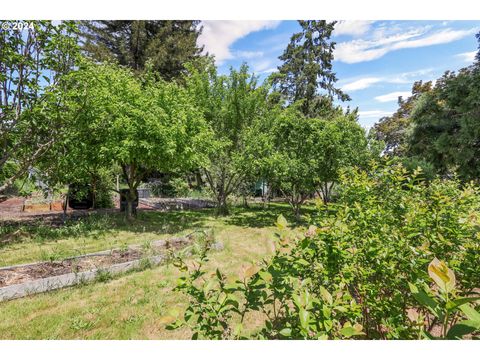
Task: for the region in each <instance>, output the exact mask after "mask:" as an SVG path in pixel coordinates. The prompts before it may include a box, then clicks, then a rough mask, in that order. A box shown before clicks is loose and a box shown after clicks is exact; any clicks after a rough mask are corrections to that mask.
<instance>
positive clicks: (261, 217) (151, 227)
mask: <svg viewBox="0 0 480 360" xmlns="http://www.w3.org/2000/svg"><path fill="white" fill-rule="evenodd" d="M312 211H313V210H312V209H311V208H310V209H307V211H306V212H307V213H312ZM279 214H283V215H285V216H286V217H287V218H290V219H291V220H293V219H292V218H291V211H290V209H289V208H288V207H287V206H285V205H281V204H275V205H271V206H270V207H269V208H268V209H263V208H262V207H261V206H259V205H256V206H253V207H252V208H250V209H247V210H246V209H241V208H235V209H234V210H233V212H232V215H230V216H228V217H224V218H217V217H215V216H214V212H213V211H212V210H201V211H177V212H172V213H160V212H144V213H142V214H140V215H139V218H138V219H137V220H135V221H134V222H132V223H125V222H124V221H123V220H122V219H121V218H120V217H114V219H113V220H114V222H115V226H113V227H112V228H110V229H109V230H108V231H106V232H105V233H104V234H100V235H99V234H98V233H96V232H97V231H98V229H96V230H92V231H93V234H91V233H89V232H88V231H85V233H84V234H82V236H81V237H79V238H75V237H74V236H68V237H66V238H55V239H54V240H53V239H51V240H48V239H46V240H45V242H43V243H42V245H41V246H43V247H48V246H50V247H52V248H53V247H57V248H58V247H59V246H61V247H62V249H63V251H64V252H65V253H68V252H75V251H77V249H78V247H79V246H80V245H83V244H87V245H86V246H85V247H83V248H82V249H84V250H86V249H89V250H88V252H90V251H97V250H104V249H105V248H110V247H111V246H113V245H115V244H122V243H141V242H142V241H147V240H154V239H158V238H160V236H163V237H169V236H177V235H179V234H184V233H186V232H189V231H193V230H198V229H213V233H214V236H215V240H216V241H220V242H222V243H223V244H224V249H223V250H222V251H218V252H212V253H211V255H210V258H211V261H210V262H209V264H208V267H209V268H210V269H211V270H212V271H213V270H214V269H215V268H217V267H218V268H220V269H221V270H222V271H223V272H224V273H225V274H226V275H227V276H228V277H230V278H231V279H234V278H238V277H239V276H240V275H241V273H242V268H243V267H245V266H248V265H249V264H251V263H253V262H258V261H260V260H261V259H262V258H264V257H266V256H268V255H269V254H271V253H272V252H273V251H274V238H275V237H274V232H275V227H274V222H275V219H276V218H277V216H278V215H279ZM165 226H166V227H167V229H169V230H167V231H166V230H165ZM144 228H145V230H143V229H144ZM140 230H141V231H140ZM37 246H39V245H38V244H35V243H34V242H33V243H32V241H31V239H29V240H27V241H26V242H25V243H22V242H16V243H15V244H12V245H10V246H5V247H4V249H2V256H3V253H4V250H8V251H9V255H8V259H9V260H8V261H9V262H10V263H18V262H19V261H22V262H23V261H24V259H28V261H36V260H38V259H39V258H38V257H39V256H40V257H41V256H42V255H41V254H40V253H39V252H36V247H37ZM5 248H6V249H5ZM30 252H32V253H30ZM178 276H179V272H178V270H177V269H176V268H175V267H173V266H172V265H169V264H166V265H162V266H159V267H155V268H151V269H146V270H143V271H140V272H133V273H129V274H126V275H123V276H120V277H118V278H115V279H112V280H110V281H107V282H96V283H92V284H87V285H82V286H77V287H72V288H66V289H62V290H57V291H52V292H49V293H44V294H37V295H32V296H30V297H26V298H23V299H17V300H12V301H8V302H4V303H0V338H2V339H187V338H190V336H191V334H190V333H189V332H188V330H187V329H179V330H175V331H169V330H166V329H165V326H166V320H165V317H170V316H171V315H172V314H175V313H176V312H177V313H181V311H182V310H183V309H184V308H185V307H186V306H187V299H186V298H185V297H184V296H182V295H181V294H180V293H178V292H174V291H173V288H174V287H175V285H176V281H177V278H178ZM257 320H258V319H257ZM257 320H256V319H252V324H253V325H252V326H254V325H255V322H256V321H257Z"/></svg>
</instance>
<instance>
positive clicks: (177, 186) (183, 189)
mask: <svg viewBox="0 0 480 360" xmlns="http://www.w3.org/2000/svg"><path fill="white" fill-rule="evenodd" d="M170 184H171V185H172V187H173V191H174V194H175V196H177V197H186V196H188V194H189V192H190V187H189V186H188V183H187V182H186V181H185V180H184V179H182V178H174V179H172V180H170Z"/></svg>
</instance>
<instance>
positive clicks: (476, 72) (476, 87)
mask: <svg viewBox="0 0 480 360" xmlns="http://www.w3.org/2000/svg"><path fill="white" fill-rule="evenodd" d="M479 120H480V67H478V66H471V67H469V68H465V69H462V70H460V71H459V72H457V73H451V72H447V73H445V75H444V76H443V77H442V78H440V79H439V80H437V82H436V83H435V87H434V88H433V90H432V91H430V92H428V93H426V94H424V95H423V96H422V97H420V99H419V100H418V101H417V104H416V107H415V109H414V111H413V114H412V121H413V128H412V134H411V138H410V139H409V155H410V156H412V157H417V158H420V159H422V160H424V161H426V162H428V163H430V164H432V166H433V167H434V169H435V170H436V172H437V173H439V174H441V175H448V176H451V175H452V174H453V173H457V174H458V175H459V176H460V177H461V178H463V179H465V180H478V178H479V177H480V121H479Z"/></svg>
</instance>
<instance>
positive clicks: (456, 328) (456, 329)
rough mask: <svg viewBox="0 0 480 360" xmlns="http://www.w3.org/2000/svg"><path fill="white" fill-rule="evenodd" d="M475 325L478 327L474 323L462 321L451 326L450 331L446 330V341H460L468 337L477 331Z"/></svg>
mask: <svg viewBox="0 0 480 360" xmlns="http://www.w3.org/2000/svg"><path fill="white" fill-rule="evenodd" d="M475 325H480V324H477V323H475V322H471V321H470V322H468V321H462V322H459V323H457V324H455V325H453V326H452V327H451V328H450V330H448V333H447V338H448V339H462V337H463V336H465V335H468V334H470V333H472V332H474V331H475V330H478V329H479V327H478V326H475Z"/></svg>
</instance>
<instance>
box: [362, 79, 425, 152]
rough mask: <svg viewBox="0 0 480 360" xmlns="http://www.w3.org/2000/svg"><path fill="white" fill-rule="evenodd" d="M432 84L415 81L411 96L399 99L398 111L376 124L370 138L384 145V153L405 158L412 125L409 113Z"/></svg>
mask: <svg viewBox="0 0 480 360" xmlns="http://www.w3.org/2000/svg"><path fill="white" fill-rule="evenodd" d="M432 87H433V86H432V82H431V81H428V82H425V83H423V82H422V81H416V82H415V83H414V84H413V86H412V95H411V96H409V97H408V98H407V99H403V98H402V97H399V99H398V109H397V111H396V112H395V113H393V114H392V115H391V116H386V117H383V118H381V119H380V120H379V122H378V123H376V124H375V125H374V126H373V128H372V130H371V133H370V136H372V137H373V138H375V139H376V140H380V141H383V142H384V143H385V149H384V153H385V154H386V155H389V156H401V157H405V156H406V152H407V148H408V134H409V130H410V128H411V125H412V121H411V113H412V110H413V108H414V106H415V104H416V102H417V100H418V99H419V97H420V96H421V95H422V94H424V93H427V92H429V91H432Z"/></svg>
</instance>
